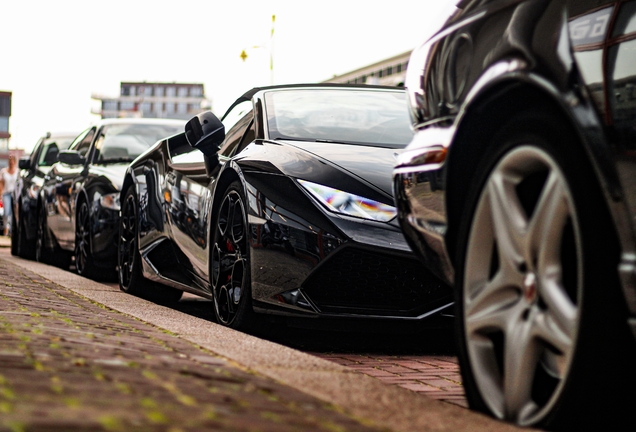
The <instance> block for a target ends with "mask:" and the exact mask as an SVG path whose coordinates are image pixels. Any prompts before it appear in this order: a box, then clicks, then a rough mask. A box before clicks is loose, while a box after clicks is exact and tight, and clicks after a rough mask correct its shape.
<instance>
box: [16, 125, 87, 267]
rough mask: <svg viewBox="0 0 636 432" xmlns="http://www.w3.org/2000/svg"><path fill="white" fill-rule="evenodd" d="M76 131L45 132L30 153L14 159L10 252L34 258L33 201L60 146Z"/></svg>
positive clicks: (34, 228) (70, 139)
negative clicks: (16, 177) (16, 170)
mask: <svg viewBox="0 0 636 432" xmlns="http://www.w3.org/2000/svg"><path fill="white" fill-rule="evenodd" d="M76 136H77V132H55V133H51V132H47V133H46V135H44V136H43V137H42V138H40V139H39V140H38V142H37V143H36V144H35V147H34V148H33V151H32V152H31V155H30V156H24V157H22V158H20V160H19V161H18V166H19V168H20V170H21V171H20V175H19V177H18V180H17V182H16V186H15V189H14V192H13V221H12V224H11V227H12V229H11V253H12V254H13V255H18V256H20V257H22V258H28V259H35V245H36V242H37V220H38V215H37V204H38V196H39V194H40V189H41V188H42V184H43V183H44V177H45V176H46V175H47V173H48V172H49V170H50V169H51V166H52V165H53V164H54V163H55V162H57V154H58V153H59V151H60V150H66V149H67V148H68V147H69V145H70V144H71V143H72V142H73V139H74V138H75V137H76Z"/></svg>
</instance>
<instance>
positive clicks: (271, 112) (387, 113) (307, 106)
mask: <svg viewBox="0 0 636 432" xmlns="http://www.w3.org/2000/svg"><path fill="white" fill-rule="evenodd" d="M265 101H266V104H267V108H266V109H267V124H268V127H269V137H270V139H292V140H303V141H317V142H321V141H324V142H340V143H347V144H360V145H371V146H379V147H391V148H402V147H405V146H406V145H407V144H408V143H409V142H410V141H411V138H412V136H413V132H412V131H411V127H410V120H409V114H408V110H407V104H406V94H405V93H404V92H403V91H401V90H399V91H398V90H396V91H378V90H371V89H369V90H365V89H294V90H284V91H271V92H267V93H266V94H265Z"/></svg>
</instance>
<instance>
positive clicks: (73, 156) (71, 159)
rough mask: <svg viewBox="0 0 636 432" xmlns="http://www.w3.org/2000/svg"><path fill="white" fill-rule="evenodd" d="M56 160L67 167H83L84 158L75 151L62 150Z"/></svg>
mask: <svg viewBox="0 0 636 432" xmlns="http://www.w3.org/2000/svg"><path fill="white" fill-rule="evenodd" d="M57 160H58V161H60V162H62V163H65V164H68V165H84V162H86V158H85V157H84V156H82V155H81V154H79V152H78V151H76V150H62V151H61V152H59V153H58V154H57Z"/></svg>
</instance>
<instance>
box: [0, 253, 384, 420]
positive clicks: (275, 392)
mask: <svg viewBox="0 0 636 432" xmlns="http://www.w3.org/2000/svg"><path fill="white" fill-rule="evenodd" d="M0 430H1V431H84V430H90V431H98V430H107V431H172V432H178V431H195V430H196V431H199V430H227V431H248V430H249V431H307V430H326V431H345V430H352V431H362V430H373V429H371V428H370V427H368V426H365V425H363V424H362V423H360V422H359V421H357V420H355V419H353V418H351V417H349V416H347V415H345V414H344V413H342V412H340V411H339V410H338V409H336V408H335V407H333V406H330V405H329V404H327V403H324V402H322V401H320V400H318V399H315V398H312V397H310V396H308V395H306V394H304V393H301V392H299V391H297V390H294V389H292V388H290V387H286V386H283V385H281V384H278V383H276V382H274V381H273V380H271V379H267V378H265V377H262V376H259V375H257V374H254V373H248V372H246V371H244V370H242V369H240V368H239V367H238V366H237V365H235V364H233V363H231V362H230V361H228V360H225V359H223V358H221V357H219V356H216V355H214V354H212V353H210V352H208V351H205V350H203V349H200V348H198V347H197V346H195V345H194V344H192V343H190V342H187V341H185V340H184V339H181V338H179V337H176V336H174V335H172V334H171V333H169V332H167V331H163V330H161V329H159V328H157V327H154V326H152V325H150V324H146V323H144V322H142V321H140V320H137V319H134V318H132V317H130V316H128V315H124V314H121V313H119V312H116V311H113V310H111V309H108V308H106V307H104V306H101V305H99V304H97V303H94V302H91V301H89V300H87V299H86V298H84V297H81V296H79V295H77V294H75V293H73V292H71V291H69V290H67V289H66V288H64V287H61V286H59V285H56V284H54V283H51V282H49V281H47V280H45V279H43V278H42V277H41V276H38V275H36V274H34V273H31V272H29V271H27V270H23V269H21V268H19V267H16V266H14V265H12V264H9V263H7V262H6V261H3V260H2V259H0Z"/></svg>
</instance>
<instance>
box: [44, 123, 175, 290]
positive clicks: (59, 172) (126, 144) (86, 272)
mask: <svg viewBox="0 0 636 432" xmlns="http://www.w3.org/2000/svg"><path fill="white" fill-rule="evenodd" d="M184 124H185V121H182V120H171V119H139V118H129V119H103V120H100V121H98V122H96V123H95V124H93V125H92V126H90V127H88V128H87V129H86V130H84V131H83V132H82V133H80V134H79V135H78V136H77V137H76V138H75V139H74V140H73V142H72V143H71V145H70V147H69V148H68V150H61V151H60V152H59V153H58V156H57V160H58V162H56V163H54V164H53V166H52V167H51V169H50V171H49V172H48V174H47V175H46V176H45V177H44V184H43V186H42V188H41V189H40V192H39V196H38V204H37V215H38V223H37V227H38V230H37V242H36V248H35V249H36V250H35V254H36V259H37V260H38V261H44V262H48V263H51V264H55V265H59V266H61V267H63V268H68V267H69V266H70V264H71V261H72V259H73V257H74V258H75V267H76V269H77V272H78V273H79V274H80V275H83V276H87V277H92V278H100V277H107V276H108V275H109V274H112V275H113V277H114V275H115V271H116V265H117V235H118V229H119V210H120V208H119V193H120V189H121V184H122V181H123V179H124V172H125V171H126V168H127V166H128V165H129V164H130V162H132V161H133V160H134V159H135V158H136V157H137V156H139V155H140V154H141V153H143V152H144V151H145V150H146V149H148V148H149V147H150V146H152V145H153V144H154V143H155V142H157V140H160V139H162V138H165V137H167V136H170V135H174V134H176V133H178V132H181V131H182V130H183V125H184Z"/></svg>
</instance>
